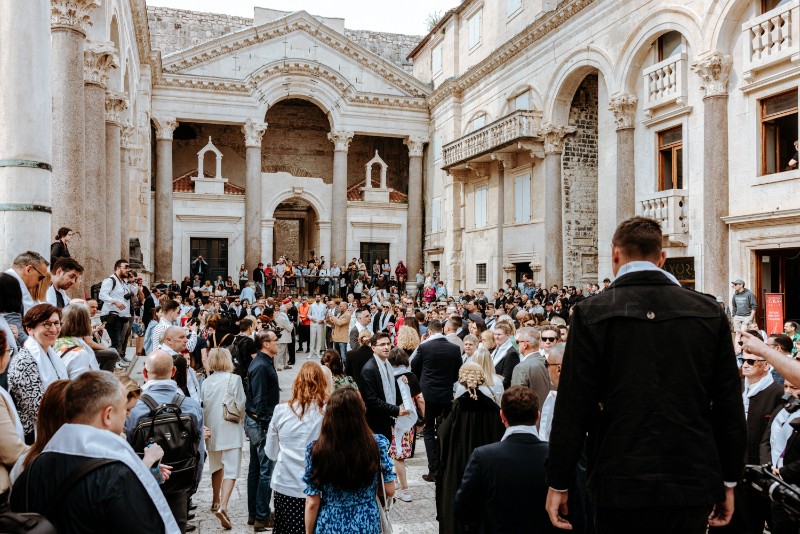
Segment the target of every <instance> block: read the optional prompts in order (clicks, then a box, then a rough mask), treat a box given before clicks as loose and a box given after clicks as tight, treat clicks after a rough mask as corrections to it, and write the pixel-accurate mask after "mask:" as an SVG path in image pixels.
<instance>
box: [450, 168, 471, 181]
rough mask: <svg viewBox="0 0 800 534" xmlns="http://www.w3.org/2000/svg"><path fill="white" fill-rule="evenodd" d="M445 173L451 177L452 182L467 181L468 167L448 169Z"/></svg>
mask: <svg viewBox="0 0 800 534" xmlns="http://www.w3.org/2000/svg"><path fill="white" fill-rule="evenodd" d="M447 174H448V175H449V176H450V178H452V180H453V182H461V183H466V182H467V181H469V169H450V170H448V171H447Z"/></svg>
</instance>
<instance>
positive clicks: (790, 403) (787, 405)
mask: <svg viewBox="0 0 800 534" xmlns="http://www.w3.org/2000/svg"><path fill="white" fill-rule="evenodd" d="M781 400H782V401H783V409H784V410H786V411H787V412H789V413H794V412H796V411H797V410H798V409H800V399H798V398H797V397H795V396H794V395H792V394H791V393H785V394H784V395H783V397H781Z"/></svg>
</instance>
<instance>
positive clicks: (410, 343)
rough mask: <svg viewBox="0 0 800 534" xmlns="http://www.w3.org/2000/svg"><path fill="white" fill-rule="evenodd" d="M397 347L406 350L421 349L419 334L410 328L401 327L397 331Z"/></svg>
mask: <svg viewBox="0 0 800 534" xmlns="http://www.w3.org/2000/svg"><path fill="white" fill-rule="evenodd" d="M397 346H398V347H400V348H401V349H405V350H414V349H416V348H417V347H419V332H417V331H416V330H414V329H413V328H411V327H410V326H406V325H403V326H401V327H400V330H398V331H397Z"/></svg>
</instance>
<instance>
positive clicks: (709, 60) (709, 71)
mask: <svg viewBox="0 0 800 534" xmlns="http://www.w3.org/2000/svg"><path fill="white" fill-rule="evenodd" d="M732 65H733V59H732V58H731V56H728V55H725V54H723V53H721V52H711V53H710V54H708V55H706V56H703V57H702V58H700V59H698V60H697V61H695V62H694V63H692V70H693V71H694V72H695V74H697V75H698V76H700V78H702V80H703V91H704V93H705V96H726V95H727V94H728V79H729V78H730V74H731V66H732Z"/></svg>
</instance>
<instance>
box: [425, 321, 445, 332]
mask: <svg viewBox="0 0 800 534" xmlns="http://www.w3.org/2000/svg"><path fill="white" fill-rule="evenodd" d="M428 332H429V333H431V334H441V333H442V322H441V321H431V322H429V323H428Z"/></svg>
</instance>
